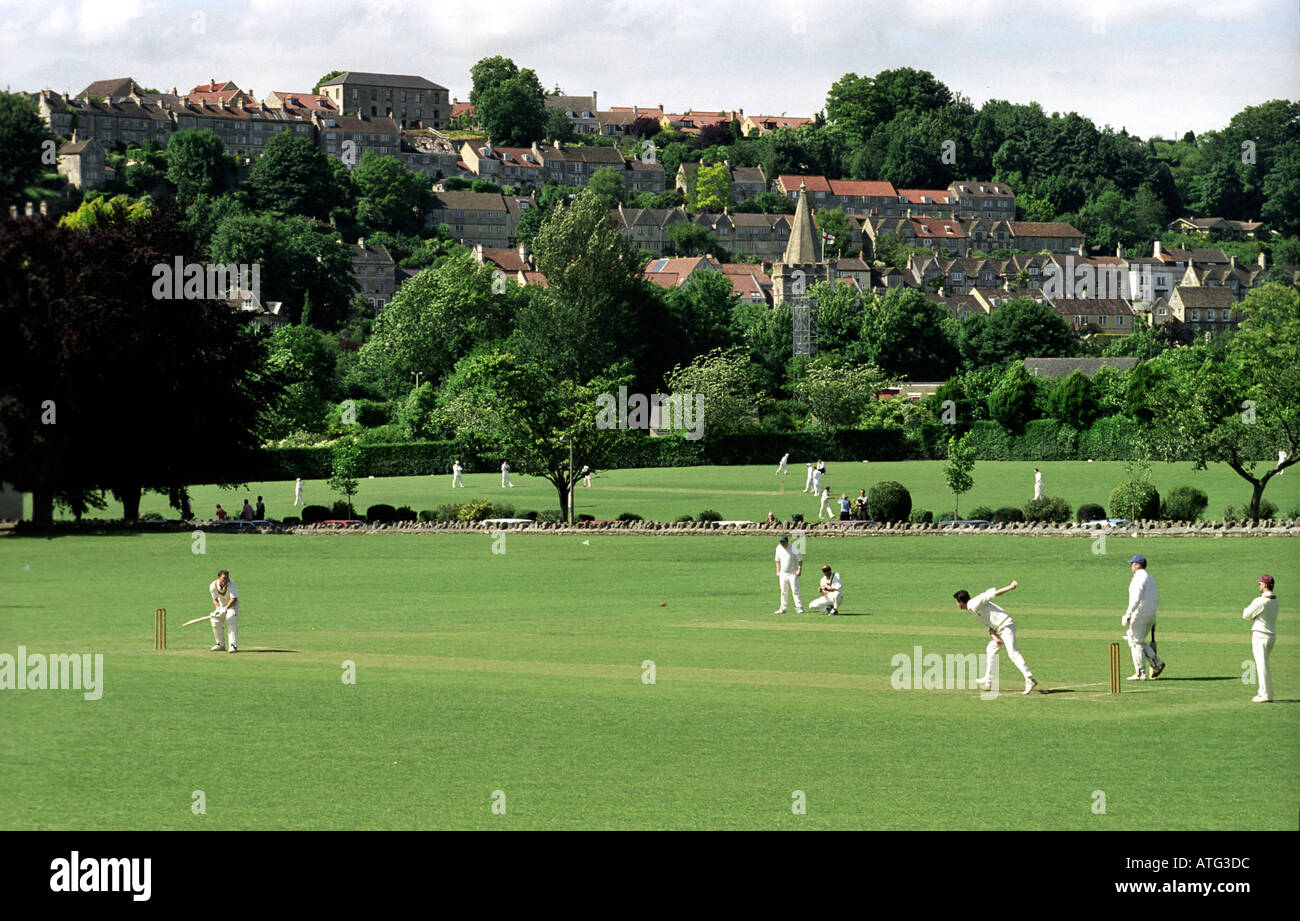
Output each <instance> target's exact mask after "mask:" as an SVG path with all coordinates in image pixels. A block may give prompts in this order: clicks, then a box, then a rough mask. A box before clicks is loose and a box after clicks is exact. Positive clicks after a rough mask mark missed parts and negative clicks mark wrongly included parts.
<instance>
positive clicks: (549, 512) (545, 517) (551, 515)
mask: <svg viewBox="0 0 1300 921" xmlns="http://www.w3.org/2000/svg"><path fill="white" fill-rule="evenodd" d="M537 520H538V521H540V522H543V523H545V524H559V523H560V521H561V517H560V510H559V509H557V508H544V509H542V510H541V511H540V512H538V513H537Z"/></svg>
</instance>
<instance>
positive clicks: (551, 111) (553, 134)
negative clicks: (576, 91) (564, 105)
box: [542, 106, 577, 144]
mask: <svg viewBox="0 0 1300 921" xmlns="http://www.w3.org/2000/svg"><path fill="white" fill-rule="evenodd" d="M576 136H577V135H575V134H574V131H573V122H571V121H569V116H567V115H565V114H564V110H563V109H561V108H558V107H556V106H547V107H546V120H545V121H544V122H543V123H542V139H543V140H544V141H546V143H548V144H553V143H555V142H556V141H560V142H562V143H568V142H569V141H572V140H573V139H574V138H575V137H576Z"/></svg>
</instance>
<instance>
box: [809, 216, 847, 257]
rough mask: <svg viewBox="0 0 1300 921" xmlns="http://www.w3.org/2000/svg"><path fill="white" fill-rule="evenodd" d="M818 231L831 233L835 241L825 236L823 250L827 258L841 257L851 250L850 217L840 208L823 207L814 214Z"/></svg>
mask: <svg viewBox="0 0 1300 921" xmlns="http://www.w3.org/2000/svg"><path fill="white" fill-rule="evenodd" d="M814 218H815V220H814V223H815V224H816V226H817V231H818V232H820V233H823V234H830V235H831V237H832V238H833V240H834V241H833V242H826V241H825V238H824V237H823V244H822V246H823V252H824V253H825V255H826V258H827V259H830V258H839V257H840V256H843V255H845V254H846V253H848V252H850V250H851V249H852V247H851V246H850V240H849V219H848V217H847V216H846V215H845V214H844V212H843V210H841V209H840V208H822V209H821V210H819V211H817V212H816V214H815V215H814Z"/></svg>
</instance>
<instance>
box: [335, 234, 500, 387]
mask: <svg viewBox="0 0 1300 921" xmlns="http://www.w3.org/2000/svg"><path fill="white" fill-rule="evenodd" d="M522 297H523V294H522V292H521V290H520V288H519V286H518V285H515V284H513V283H506V284H505V285H501V284H499V283H498V284H496V286H495V288H494V285H493V273H492V271H491V270H489V269H487V268H483V267H480V266H479V265H478V263H477V262H476V261H475V260H474V257H473V256H471V255H470V254H469V253H464V254H462V255H459V256H455V257H452V258H450V259H448V260H446V261H445V262H443V263H442V264H441V265H439V266H437V267H436V268H431V269H425V270H424V271H423V272H421V273H420V274H419V275H417V276H415V277H414V278H412V279H410V280H408V281H407V282H406V284H404V285H402V287H401V288H400V289H398V291H397V293H396V294H395V295H394V296H393V299H392V300H391V301H390V302H389V304H388V307H387V308H386V309H385V310H384V312H383V313H381V314H380V315H379V316H378V317H376V318H375V323H374V326H373V327H372V328H371V331H370V337H369V338H368V339H367V340H366V342H365V343H364V344H363V345H362V346H361V350H360V352H359V353H358V356H357V361H358V364H359V366H360V367H361V369H362V370H363V371H365V372H366V373H368V374H369V375H370V376H371V377H372V378H373V379H374V380H375V381H377V382H378V383H379V384H380V386H381V387H382V388H383V390H384V392H385V393H387V394H388V395H389V396H392V397H395V396H397V395H398V394H400V393H404V392H405V391H406V388H407V387H409V386H410V382H411V376H412V375H413V374H415V373H417V372H418V373H419V374H420V376H421V377H423V378H424V379H426V380H430V381H434V382H438V381H441V380H442V379H443V378H444V377H446V376H447V375H448V374H450V373H451V370H452V368H453V367H455V365H456V362H458V361H460V360H461V359H462V358H464V357H465V356H466V355H468V354H469V353H470V351H471V350H472V349H473V348H474V347H475V346H476V345H479V344H480V343H486V342H493V341H496V340H500V339H504V338H505V337H506V336H507V335H509V333H510V320H511V318H512V316H513V314H514V311H515V309H516V308H517V306H518V304H519V303H520V301H521V299H522Z"/></svg>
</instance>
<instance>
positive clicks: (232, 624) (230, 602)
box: [208, 569, 239, 652]
mask: <svg viewBox="0 0 1300 921" xmlns="http://www.w3.org/2000/svg"><path fill="white" fill-rule="evenodd" d="M208 594H210V595H211V596H212V613H211V614H210V615H208V619H209V620H210V621H211V622H212V638H213V639H214V640H216V645H214V646H213V647H212V651H213V652H221V651H222V650H223V649H225V648H226V641H225V640H226V637H225V634H226V632H229V633H230V651H231V652H238V651H239V647H238V645H236V634H237V633H238V631H239V590H238V589H237V588H235V583H234V582H231V581H230V573H229V571H227V570H225V569H223V570H221V571H220V572H218V573H217V578H216V580H215V581H213V582H212V584H211V585H209V586H208ZM223 621H224V622H225V626H224V628H223V626H222V622H223Z"/></svg>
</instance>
